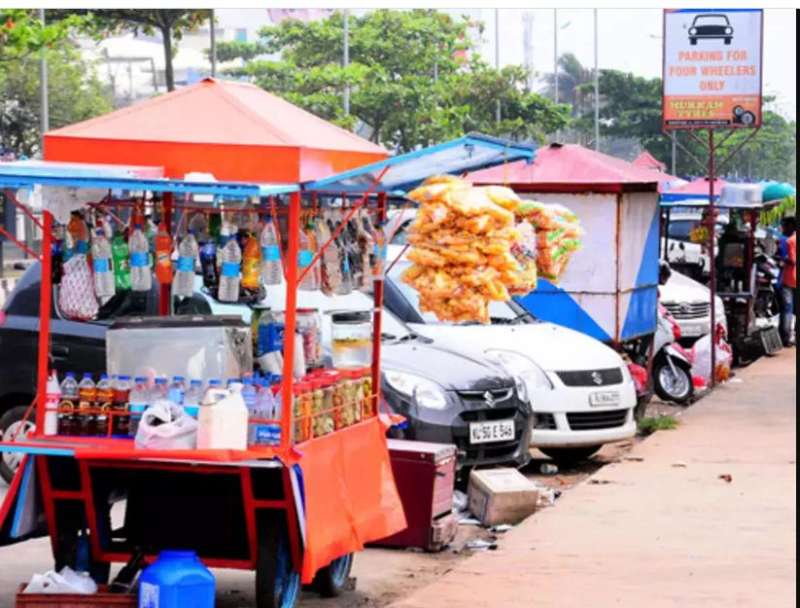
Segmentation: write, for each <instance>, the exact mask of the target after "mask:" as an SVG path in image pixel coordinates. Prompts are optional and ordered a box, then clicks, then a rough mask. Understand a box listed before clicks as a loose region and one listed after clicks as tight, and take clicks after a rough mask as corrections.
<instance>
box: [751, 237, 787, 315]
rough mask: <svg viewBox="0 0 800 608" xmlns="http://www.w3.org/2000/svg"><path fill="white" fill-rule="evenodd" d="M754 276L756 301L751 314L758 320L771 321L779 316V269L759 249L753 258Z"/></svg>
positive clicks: (776, 264)
mask: <svg viewBox="0 0 800 608" xmlns="http://www.w3.org/2000/svg"><path fill="white" fill-rule="evenodd" d="M753 261H754V262H755V274H756V299H755V306H754V308H753V312H754V314H755V316H756V318H758V319H767V320H769V321H772V320H773V319H775V317H776V316H778V315H780V311H781V309H780V300H779V299H778V294H777V292H776V290H777V285H778V280H779V279H780V276H781V268H780V266H779V265H778V262H777V261H776V260H775V259H774V258H773V257H771V256H768V255H767V254H766V253H765V252H764V251H763V250H762V249H761V248H757V249H756V253H755V256H754V258H753Z"/></svg>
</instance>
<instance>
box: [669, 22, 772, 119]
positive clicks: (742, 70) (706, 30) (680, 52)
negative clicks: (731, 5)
mask: <svg viewBox="0 0 800 608" xmlns="http://www.w3.org/2000/svg"><path fill="white" fill-rule="evenodd" d="M762 27H763V11H762V10H761V9H725V10H719V9H707V10H704V9H677V10H670V9H667V10H665V11H664V75H663V76H664V99H663V122H664V128H665V129H691V128H712V127H725V128H735V127H758V126H760V124H761V48H762V47H761V37H762Z"/></svg>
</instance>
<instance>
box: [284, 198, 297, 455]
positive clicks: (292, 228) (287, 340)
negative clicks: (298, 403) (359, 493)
mask: <svg viewBox="0 0 800 608" xmlns="http://www.w3.org/2000/svg"><path fill="white" fill-rule="evenodd" d="M286 232H287V236H286V238H287V240H288V246H287V249H286V256H285V257H284V258H283V265H284V267H285V269H286V319H285V321H284V330H283V380H282V382H281V389H282V391H283V394H282V396H281V397H282V398H281V447H282V448H288V447H289V445H291V442H292V413H293V412H292V389H293V387H294V375H293V374H294V332H295V327H296V320H297V317H296V313H297V254H298V245H299V241H300V193H299V192H293V193H292V194H291V195H290V197H289V224H288V227H287V231H286Z"/></svg>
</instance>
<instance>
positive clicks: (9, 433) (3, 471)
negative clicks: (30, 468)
mask: <svg viewBox="0 0 800 608" xmlns="http://www.w3.org/2000/svg"><path fill="white" fill-rule="evenodd" d="M27 409H28V406H26V405H17V406H16V407H12V408H11V409H9V410H6V412H5V413H4V414H3V415H2V416H0V439H2V440H3V442H4V443H10V442H11V440H12V439H13V438H14V437H16V439H17V440H20V439H25V437H27V436H28V435H29V434H31V433H32V432H33V430H34V429H35V428H36V425H35V424H34V423H33V422H32V421H31V420H26V421H25V422H22V419H23V418H24V417H25V410H27ZM20 461H22V454H20V453H19V452H2V453H0V477H2V478H3V479H4V480H5V481H6V483H9V484H10V483H11V480H12V479H14V473H16V472H17V469H18V468H19V463H20Z"/></svg>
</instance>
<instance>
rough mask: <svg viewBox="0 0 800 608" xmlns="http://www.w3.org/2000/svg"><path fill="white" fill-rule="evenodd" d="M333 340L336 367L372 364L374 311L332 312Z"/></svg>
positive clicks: (355, 366)
mask: <svg viewBox="0 0 800 608" xmlns="http://www.w3.org/2000/svg"><path fill="white" fill-rule="evenodd" d="M331 341H332V345H331V346H332V348H331V350H332V353H333V366H334V367H336V368H338V369H343V368H346V369H352V368H360V367H365V366H369V365H372V312H371V311H368V310H367V311H353V312H334V313H331Z"/></svg>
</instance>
